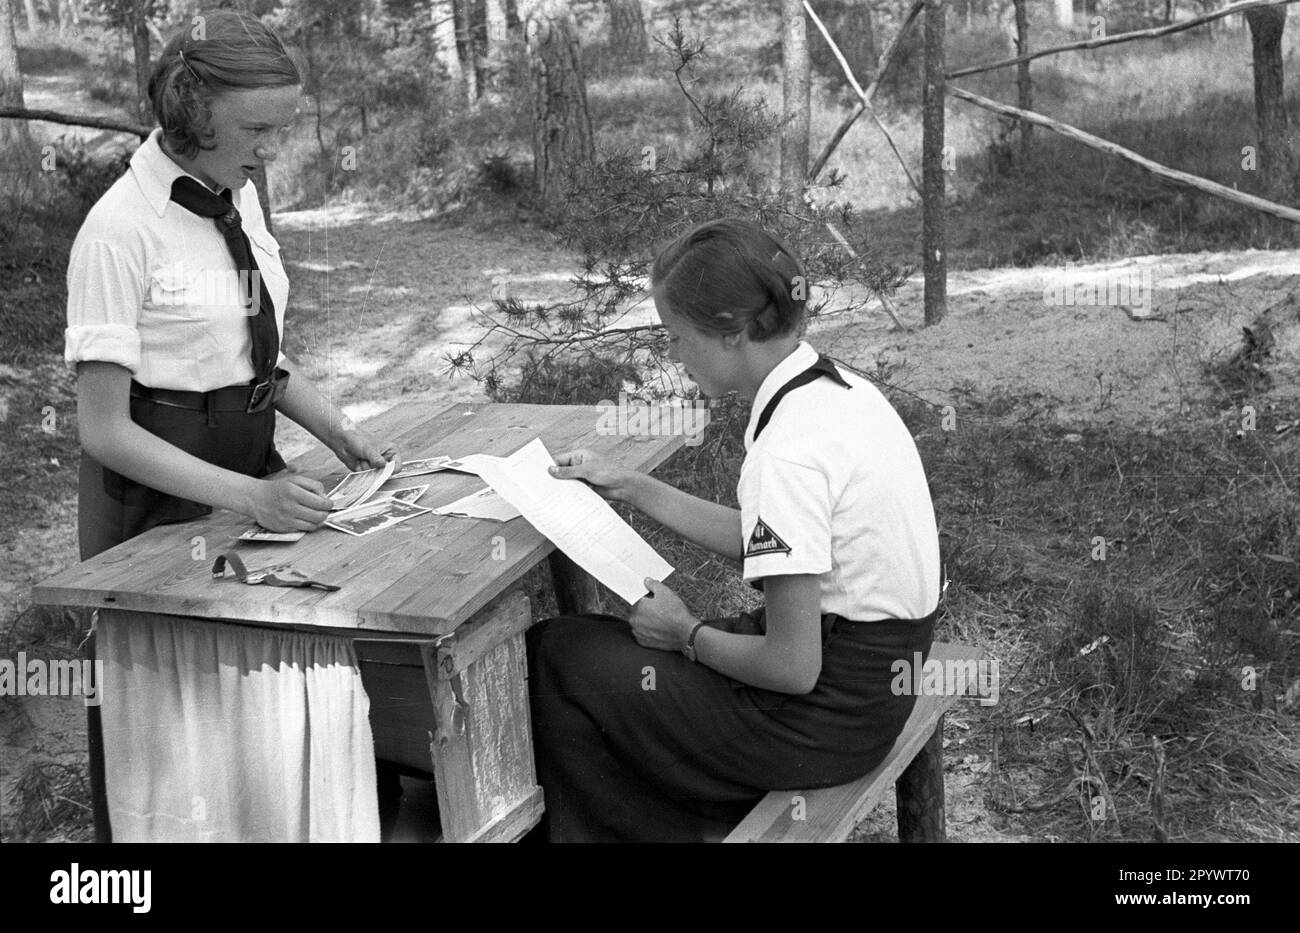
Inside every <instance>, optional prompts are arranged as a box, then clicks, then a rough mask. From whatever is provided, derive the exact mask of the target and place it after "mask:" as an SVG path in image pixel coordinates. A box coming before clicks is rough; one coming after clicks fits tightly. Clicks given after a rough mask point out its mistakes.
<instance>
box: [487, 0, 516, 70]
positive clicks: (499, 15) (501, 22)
mask: <svg viewBox="0 0 1300 933" xmlns="http://www.w3.org/2000/svg"><path fill="white" fill-rule="evenodd" d="M485 12H486V14H487V54H488V57H489V58H493V57H495V56H496V54H497V50H498V49H499V48H500V47H501V46H503V45H505V43H506V39H507V38H508V37H509V32H510V29H509V25H508V23H507V20H506V5H505V3H504V2H503V0H487V9H486V11H485Z"/></svg>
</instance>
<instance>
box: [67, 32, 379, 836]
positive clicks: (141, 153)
mask: <svg viewBox="0 0 1300 933" xmlns="http://www.w3.org/2000/svg"><path fill="white" fill-rule="evenodd" d="M300 84H301V77H300V75H299V71H298V68H297V67H296V65H295V64H294V61H293V60H292V58H291V57H290V56H289V55H288V54H287V52H286V51H285V49H284V46H283V45H282V44H281V42H280V40H279V39H278V38H277V37H276V36H275V34H274V33H272V32H271V31H270V30H269V29H267V28H266V27H265V26H263V25H262V23H261V22H260V21H259V20H258V19H256V18H255V17H252V16H249V15H247V14H243V13H240V12H237V11H233V10H214V11H211V12H207V13H203V14H200V16H197V17H195V18H194V20H193V21H192V23H190V24H187V25H186V26H184V27H183V28H182V29H181V31H180V32H179V33H178V34H177V35H176V36H175V37H174V38H172V40H171V41H170V42H168V43H167V45H166V47H165V48H164V49H163V52H162V55H161V57H160V58H159V60H158V62H157V63H156V64H155V66H154V69H153V73H152V76H151V78H150V81H149V98H150V101H151V103H152V105H153V111H154V115H155V116H156V117H157V119H158V122H159V124H160V126H159V128H158V129H155V130H154V131H153V133H152V134H151V135H150V136H149V138H148V139H147V140H146V141H145V142H144V143H143V144H142V145H141V146H140V148H139V149H138V150H137V151H136V153H135V154H134V155H133V156H132V158H131V165H130V170H129V171H128V172H127V173H126V174H125V175H123V176H122V177H121V178H120V179H118V180H117V182H115V183H114V184H113V186H112V187H111V188H110V189H109V190H108V191H107V192H106V193H105V194H104V196H103V197H102V198H100V200H99V201H98V202H97V203H96V204H95V206H94V207H93V208H91V210H90V213H89V214H88V215H87V217H86V220H85V222H84V224H83V225H82V227H81V230H80V232H79V233H78V235H77V239H76V242H75V243H74V244H73V247H72V255H71V258H70V261H69V266H68V328H67V332H66V350H65V358H66V360H67V362H68V364H69V365H74V366H76V369H77V420H78V429H79V431H80V436H81V445H82V460H81V477H80V489H79V507H78V525H79V529H78V530H79V538H80V546H81V557H82V559H83V560H86V559H89V558H91V557H93V556H94V555H96V554H98V553H100V552H101V551H104V550H107V549H108V548H111V547H114V546H116V545H118V544H120V543H122V542H124V541H126V540H128V539H130V538H132V537H134V536H136V535H138V534H141V533H142V532H144V531H147V530H149V529H150V528H153V527H155V526H157V525H161V524H170V523H175V522H181V521H186V520H189V519H192V518H196V517H198V516H201V515H204V514H207V513H209V512H211V511H212V508H213V507H214V506H215V507H220V508H226V509H232V510H234V511H236V512H241V513H243V514H245V515H247V516H249V517H251V518H253V519H256V521H257V522H258V523H259V524H261V525H262V526H264V527H266V528H268V529H270V530H272V531H310V530H313V529H315V528H317V527H318V526H319V525H320V524H321V523H322V522H323V521H324V520H325V519H326V517H327V516H328V514H329V507H330V503H329V500H328V499H326V498H325V496H324V489H323V488H322V487H321V485H320V483H318V482H317V481H315V480H313V479H310V478H308V477H305V476H301V475H295V474H293V473H290V472H288V471H287V470H286V469H285V464H284V461H283V460H282V459H281V458H280V456H279V454H278V453H277V452H276V449H275V443H274V435H275V418H276V412H277V411H280V412H283V413H284V414H285V415H287V416H288V417H289V418H291V419H293V420H294V421H296V422H297V423H298V424H300V425H302V426H303V427H304V428H306V429H307V430H308V431H310V432H311V433H312V434H313V435H314V436H315V437H316V438H318V439H319V440H320V441H321V442H323V443H324V444H326V445H327V446H328V447H329V448H330V449H331V450H332V451H333V452H334V453H335V454H336V455H337V456H338V457H339V459H340V460H342V461H343V463H344V464H346V465H347V466H348V468H349V469H361V468H366V467H376V466H381V465H382V464H383V463H384V461H385V460H386V459H388V458H391V457H395V456H396V453H397V452H396V449H395V448H393V447H392V446H391V445H385V444H383V443H381V442H380V441H377V440H375V439H374V438H371V437H370V436H368V435H367V434H366V433H365V432H363V431H360V430H358V429H357V428H356V426H355V425H353V424H352V423H351V422H350V421H349V420H348V419H347V418H346V417H345V416H344V415H343V414H342V412H340V411H339V410H338V408H337V407H336V406H335V405H334V404H333V403H332V402H330V401H329V400H328V399H326V398H325V397H324V396H323V395H322V394H321V393H320V392H319V391H318V390H317V389H316V387H315V386H314V385H313V384H312V383H311V381H310V380H308V379H307V378H306V376H305V375H304V374H303V373H301V372H299V371H298V370H297V368H296V366H294V364H293V363H292V362H291V361H290V360H288V359H287V358H286V357H285V355H284V353H283V352H282V350H281V346H282V343H283V341H282V335H283V333H284V312H285V306H286V304H287V301H288V295H289V281H288V278H287V276H286V275H285V271H284V266H283V264H282V263H281V260H280V248H279V246H278V245H277V243H276V241H275V239H274V238H273V237H272V236H271V234H270V232H269V231H268V230H267V229H266V225H265V222H264V220H263V217H262V210H261V206H260V204H259V201H258V197H257V192H256V190H255V188H254V186H253V183H252V181H251V180H250V179H251V177H252V175H253V173H254V172H255V171H256V170H257V169H259V168H261V167H263V166H264V165H266V163H268V162H271V161H273V160H274V159H275V158H276V155H277V147H278V145H279V144H280V141H281V139H282V134H283V132H284V130H285V128H286V127H287V126H288V125H289V124H291V123H292V122H293V121H294V117H295V113H296V111H297V107H298V98H299V85H300ZM99 637H100V640H101V641H104V640H105V638H104V635H103V633H102V632H101V633H100V636H99ZM115 637H120V638H122V639H127V638H128V634H127V633H123V634H121V635H119V636H115ZM156 641H157V643H158V644H160V645H161V644H163V643H164V642H165V644H166V645H170V646H174V648H175V652H176V657H177V658H183V659H185V660H187V661H192V662H193V667H192V669H194V670H198V669H200V667H201V666H202V665H206V667H202V669H204V670H207V669H216V667H217V666H218V663H219V662H218V661H217V660H215V659H214V656H213V655H212V654H211V651H212V650H214V649H212V646H211V645H209V644H207V643H202V642H200V641H199V640H196V639H195V638H194V637H192V633H189V632H186V631H183V630H182V629H180V628H176V629H175V630H174V631H173V630H172V629H168V630H167V631H166V632H161V630H160V633H159V634H158V635H157V639H156ZM100 647H101V652H100V654H101V657H102V658H104V659H106V664H109V663H111V662H112V655H111V654H110V649H111V651H114V652H117V654H118V656H121V657H126V655H127V649H128V647H131V648H138V647H139V646H138V645H131V646H127V645H126V643H125V642H123V643H122V644H119V645H117V646H116V647H114V646H112V645H111V644H110V645H108V646H107V647H106V646H105V645H102V644H101V646H100ZM92 650H93V643H92ZM157 650H159V651H163V650H165V649H164V648H162V647H160V648H158V649H157ZM134 661H135V663H136V667H137V670H136V672H135V676H136V677H137V680H135V681H133V682H132V686H131V689H132V690H133V692H137V693H141V692H142V691H144V690H145V689H146V688H145V687H144V686H141V684H142V683H143V681H142V680H140V679H139V678H146V677H147V672H146V670H145V668H147V665H142V664H141V663H140V661H139V657H138V656H136V657H135V658H134ZM123 663H126V662H123ZM128 666H129V665H128ZM137 688H138V689H137ZM157 689H158V690H159V691H160V695H159V696H156V697H153V699H155V700H157V701H158V702H165V701H168V700H170V699H171V697H164V696H161V692H163V691H165V689H167V688H164V687H158V688H157ZM141 695H143V694H141ZM178 702H180V701H179V700H178ZM108 708H109V705H108V704H106V706H105V710H107V709H108ZM89 709H90V714H91V717H90V743H91V773H92V783H96V784H97V785H98V789H102V786H103V769H104V764H103V759H102V751H101V748H100V745H99V741H98V740H99V714H100V712H101V710H100V709H99V708H96V707H90V708H89ZM128 712H130V711H122V712H120V713H115V714H114V715H125V714H126V713H128ZM103 715H104V717H105V722H106V723H107V721H108V716H109V713H108V712H104V713H103ZM109 764H110V771H111V770H112V768H113V767H114V764H113V762H112V761H110V763H109ZM130 764H131V762H130V761H129V759H123V761H122V762H120V763H119V765H118V767H119V768H120V770H122V771H123V773H125V772H126V771H127V770H128V768H129V766H130ZM190 767H191V769H192V770H198V768H197V766H195V765H194V764H193V763H191V765H190ZM371 767H372V768H373V764H372V765H371ZM160 770H161V769H160V768H155V769H154V772H160ZM372 773H373V772H372ZM158 780H162V779H161V778H159V779H158ZM372 780H373V778H372ZM130 783H131V782H129V781H122V782H119V784H118V787H117V790H118V791H120V792H121V793H126V794H129V793H132V792H134V791H133V789H132V788H131V787H128V786H126V785H128V784H130ZM113 791H114V787H112V786H110V787H109V792H110V794H111V793H112V792H113ZM129 803H130V801H127V804H124V805H123V806H122V807H121V810H122V811H123V812H130V811H131V806H129V805H128V804H129ZM232 806H233V805H232ZM150 807H151V808H152V807H153V804H152V803H151V804H150ZM176 808H177V809H178V810H180V811H181V812H182V813H187V812H188V805H187V804H186V803H185V802H184V801H183V800H178V802H177V803H176ZM156 809H162V807H161V805H160V806H159V807H157V808H156ZM134 815H136V816H138V815H139V814H134ZM149 816H150V817H154V816H156V818H157V819H158V820H160V821H161V820H163V819H164V818H166V815H165V814H161V813H160V814H154V813H152V812H151V813H150V814H149ZM171 818H172V819H173V820H174V821H176V820H180V821H182V822H183V817H176V816H175V815H174V814H173V815H172V816H171ZM96 824H97V834H98V836H99V838H101V839H106V838H107V836H108V832H107V812H106V809H105V802H104V800H103V799H102V795H101V794H99V793H98V792H97V793H96ZM151 831H152V830H151V829H150V828H149V827H147V826H146V827H145V828H140V827H136V829H135V831H134V832H133V833H132V834H131V835H132V836H134V837H139V836H140V835H145V836H146V837H147V835H148V833H149V832H151Z"/></svg>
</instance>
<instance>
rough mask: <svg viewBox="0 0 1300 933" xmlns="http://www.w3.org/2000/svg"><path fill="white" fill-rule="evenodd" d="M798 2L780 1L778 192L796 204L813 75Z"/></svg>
mask: <svg viewBox="0 0 1300 933" xmlns="http://www.w3.org/2000/svg"><path fill="white" fill-rule="evenodd" d="M810 68H811V66H810V64H809V60H808V34H807V25H806V19H805V16H804V11H803V3H802V2H801V0H781V106H782V110H781V113H782V116H783V117H784V122H783V123H782V125H781V190H782V191H783V192H785V194H786V197H787V198H788V199H789V200H790V201H791V202H794V203H797V202H798V201H799V200H800V198H801V196H802V194H803V186H804V180H805V179H806V178H807V177H808V129H809V122H810V116H809V113H810V97H811V91H812V80H811V79H812V75H811V72H810Z"/></svg>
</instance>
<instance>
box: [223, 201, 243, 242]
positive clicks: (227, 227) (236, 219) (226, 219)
mask: <svg viewBox="0 0 1300 933" xmlns="http://www.w3.org/2000/svg"><path fill="white" fill-rule="evenodd" d="M217 226H218V227H219V228H220V229H221V232H222V234H223V235H225V236H230V235H231V234H232V233H234V232H235V231H236V230H240V229H242V228H243V219H242V218H241V217H240V216H239V209H238V208H235V207H231V208H230V210H228V211H226V213H224V214H222V215H221V216H220V217H218V218H217Z"/></svg>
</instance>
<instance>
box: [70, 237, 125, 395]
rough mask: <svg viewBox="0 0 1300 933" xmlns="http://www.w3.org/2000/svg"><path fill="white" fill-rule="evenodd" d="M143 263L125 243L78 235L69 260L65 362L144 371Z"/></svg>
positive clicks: (74, 364) (71, 364) (72, 364)
mask: <svg viewBox="0 0 1300 933" xmlns="http://www.w3.org/2000/svg"><path fill="white" fill-rule="evenodd" d="M143 266H144V261H143V257H142V256H140V255H137V254H135V252H134V251H133V250H131V249H130V248H129V247H127V246H126V245H124V244H120V243H114V242H108V241H106V240H102V239H97V238H86V239H82V238H81V237H78V239H77V242H76V243H74V244H73V247H72V255H71V256H70V258H69V261H68V327H67V330H66V331H65V332H64V341H65V343H64V351H63V358H64V361H65V362H66V363H67V364H68V365H69V366H76V365H77V363H80V362H83V361H87V360H96V361H101V362H106V363H117V364H118V365H120V366H124V367H126V368H127V369H128V370H130V371H131V373H132V374H134V373H136V372H137V371H138V370H139V368H140V332H139V330H138V329H137V324H138V322H139V319H140V307H141V305H142V303H143V301H144V278H145V277H144V268H143Z"/></svg>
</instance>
